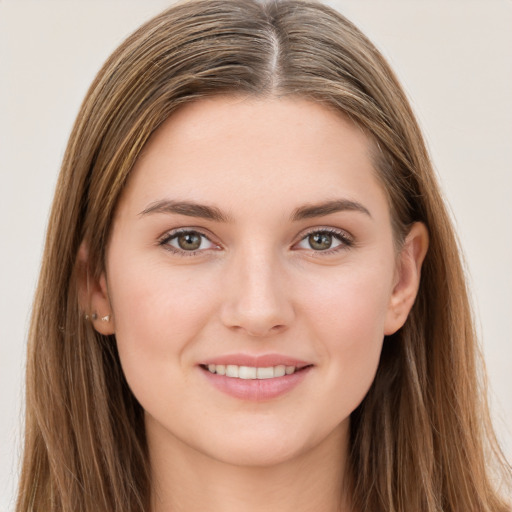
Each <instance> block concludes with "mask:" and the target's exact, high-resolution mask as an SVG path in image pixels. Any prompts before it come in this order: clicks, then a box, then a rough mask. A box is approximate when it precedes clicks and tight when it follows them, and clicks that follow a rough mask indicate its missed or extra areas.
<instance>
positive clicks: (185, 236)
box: [176, 233, 201, 251]
mask: <svg viewBox="0 0 512 512" xmlns="http://www.w3.org/2000/svg"><path fill="white" fill-rule="evenodd" d="M176 240H177V242H178V246H179V248H180V249H183V250H184V251H196V250H197V249H199V247H201V235H199V234H198V233H181V234H180V235H178V236H177V238H176Z"/></svg>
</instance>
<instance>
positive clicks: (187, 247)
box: [160, 231, 216, 254]
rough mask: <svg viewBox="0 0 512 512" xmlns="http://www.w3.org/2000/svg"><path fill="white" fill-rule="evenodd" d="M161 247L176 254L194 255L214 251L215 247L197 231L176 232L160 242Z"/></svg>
mask: <svg viewBox="0 0 512 512" xmlns="http://www.w3.org/2000/svg"><path fill="white" fill-rule="evenodd" d="M160 244H161V245H164V246H167V247H168V248H169V249H171V250H173V251H174V252H177V253H180V252H181V253H189V254H195V253H196V252H197V253H199V252H201V251H203V250H208V249H214V248H215V247H216V245H215V244H214V243H212V241H211V240H210V239H209V238H208V237H207V236H206V235H203V234H202V233H200V232H198V231H178V232H177V233H176V232H175V233H174V234H172V235H169V236H167V237H166V238H164V239H163V240H162V241H161V242H160Z"/></svg>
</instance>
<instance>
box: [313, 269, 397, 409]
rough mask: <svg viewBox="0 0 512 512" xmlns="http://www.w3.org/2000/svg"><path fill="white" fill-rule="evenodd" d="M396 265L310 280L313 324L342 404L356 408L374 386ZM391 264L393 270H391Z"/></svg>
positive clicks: (328, 377) (319, 349) (328, 375)
mask: <svg viewBox="0 0 512 512" xmlns="http://www.w3.org/2000/svg"><path fill="white" fill-rule="evenodd" d="M392 268H393V267H392V265H391V264H387V265H375V266H374V267H371V266H366V267H364V268H361V269H360V270H358V268H350V269H346V271H343V272H339V273H337V275H335V276H330V277H329V279H326V280H325V282H322V281H319V280H316V281H315V282H311V283H309V284H310V287H309V288H310V300H309V302H308V304H307V306H306V305H305V307H307V311H308V314H307V315H306V316H307V318H308V319H309V326H308V328H309V329H310V330H311V331H312V332H314V333H315V335H314V339H315V340H316V344H317V348H316V350H317V352H318V353H320V354H321V358H322V359H323V360H324V361H325V362H327V363H328V364H325V365H324V368H325V372H326V373H325V379H326V382H327V383H328V384H327V385H328V386H329V387H330V389H331V391H332V393H333V397H334V399H335V400H337V401H338V402H342V403H341V404H340V410H345V411H350V412H351V411H352V410H353V409H354V408H355V407H357V405H359V403H360V402H361V400H362V399H363V398H364V396H365V394H366V392H367V391H368V389H369V387H370V385H371V383H372V382H373V379H374V377H375V373H376V370H377V366H378V363H379V358H380V352H381V349H382V343H383V339H384V324H385V318H386V313H387V309H388V305H389V301H390V298H391V290H392V277H391V276H392ZM390 269H391V270H390Z"/></svg>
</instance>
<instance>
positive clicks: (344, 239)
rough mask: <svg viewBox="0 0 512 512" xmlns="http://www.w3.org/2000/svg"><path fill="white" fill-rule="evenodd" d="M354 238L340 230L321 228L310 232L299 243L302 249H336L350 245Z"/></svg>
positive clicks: (318, 250)
mask: <svg viewBox="0 0 512 512" xmlns="http://www.w3.org/2000/svg"><path fill="white" fill-rule="evenodd" d="M351 245H352V240H351V238H350V237H349V235H348V234H347V233H345V232H343V231H340V230H334V229H320V230H316V231H311V232H309V233H308V234H307V235H306V236H305V237H304V238H302V240H301V241H300V242H299V243H298V244H297V247H298V248H300V249H312V250H313V251H316V252H320V251H329V250H331V251H336V250H337V249H342V248H346V247H350V246H351Z"/></svg>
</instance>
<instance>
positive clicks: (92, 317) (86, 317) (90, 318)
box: [85, 313, 98, 320]
mask: <svg viewBox="0 0 512 512" xmlns="http://www.w3.org/2000/svg"><path fill="white" fill-rule="evenodd" d="M85 319H86V320H97V319H98V314H97V313H93V314H92V315H91V316H89V315H88V314H87V313H86V314H85Z"/></svg>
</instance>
